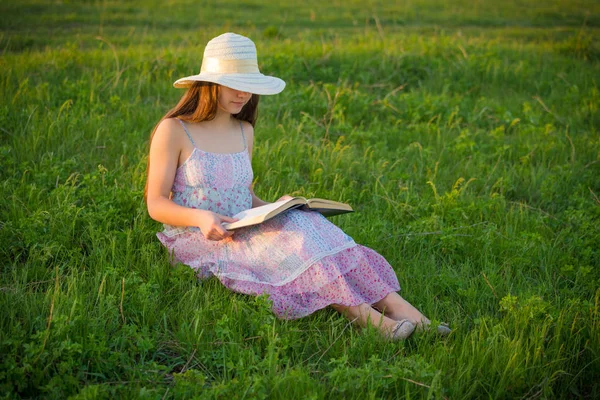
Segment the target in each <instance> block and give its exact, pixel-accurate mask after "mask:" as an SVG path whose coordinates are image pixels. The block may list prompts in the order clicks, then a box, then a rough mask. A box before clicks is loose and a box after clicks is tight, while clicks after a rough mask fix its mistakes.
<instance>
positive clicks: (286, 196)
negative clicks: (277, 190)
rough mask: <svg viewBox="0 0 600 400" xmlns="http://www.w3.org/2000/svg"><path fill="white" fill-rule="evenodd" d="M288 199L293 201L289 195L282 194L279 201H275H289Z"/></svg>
mask: <svg viewBox="0 0 600 400" xmlns="http://www.w3.org/2000/svg"><path fill="white" fill-rule="evenodd" d="M290 199H293V197H292V196H290V195H289V194H284V195H283V196H281V197H280V198H279V199H277V201H284V200H290Z"/></svg>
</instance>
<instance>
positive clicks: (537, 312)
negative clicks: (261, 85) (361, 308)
mask: <svg viewBox="0 0 600 400" xmlns="http://www.w3.org/2000/svg"><path fill="white" fill-rule="evenodd" d="M387 3H390V4H387ZM393 3H395V2H374V1H371V2H364V1H363V2H359V1H344V2H336V1H334V2H329V3H326V4H325V3H324V2H317V1H307V2H302V4H303V5H301V6H291V5H290V6H285V5H281V6H280V5H275V4H278V3H276V2H273V4H268V3H262V2H257V1H254V2H250V1H241V2H229V3H227V4H225V5H223V4H224V2H216V1H212V2H204V4H202V5H199V4H198V2H191V1H162V2H159V1H155V2H152V3H151V2H137V3H135V2H126V4H125V5H122V4H120V3H118V2H115V1H71V2H69V1H62V2H50V1H22V2H16V1H14V2H5V3H2V4H1V5H0V15H2V17H1V18H0V29H1V33H0V49H2V55H1V58H0V96H1V102H0V165H1V168H0V179H1V185H2V193H4V195H3V198H4V201H3V202H1V203H0V271H1V275H0V310H1V313H0V326H1V329H0V355H1V356H0V397H3V398H19V397H25V398H31V397H47V398H61V399H62V398H69V397H70V398H73V399H78V398H80V399H84V398H114V397H121V398H122V397H125V398H153V399H162V398H190V397H194V396H198V397H199V398H224V397H231V398H282V399H288V398H315V399H322V398H360V399H363V398H407V399H408V398H411V399H413V398H452V399H456V398H493V399H502V398H521V397H523V398H573V397H574V398H596V397H598V396H600V385H599V384H598V383H597V381H598V379H597V378H598V376H599V374H600V351H599V349H600V289H599V287H600V178H599V177H600V135H599V132H598V127H599V126H600V114H599V113H598V106H599V100H600V92H599V88H598V77H599V76H600V73H599V72H600V42H599V41H598V37H600V35H599V34H600V19H599V16H600V5H599V4H598V2H595V1H583V0H580V1H559V0H545V1H533V0H528V1H516V0H515V1H497V2H494V4H490V3H491V2H488V1H486V2H483V1H476V2H472V1H462V0H459V1H455V2H441V1H440V2H436V1H432V0H413V1H409V2H398V4H393ZM224 31H235V32H238V33H242V34H246V35H248V36H249V37H251V38H253V39H254V40H255V42H256V44H257V46H258V51H259V59H260V62H261V68H262V69H263V71H264V72H267V73H270V74H273V75H277V76H280V77H282V78H283V79H284V80H286V81H287V83H288V86H287V88H286V90H285V91H284V92H283V93H282V94H280V95H278V96H274V97H266V96H265V97H263V98H262V99H261V106H260V107H261V108H260V117H259V122H258V125H257V128H256V148H255V152H254V161H253V164H254V170H255V175H256V192H257V194H258V195H259V196H261V197H263V198H265V199H267V200H274V199H276V198H277V197H278V196H280V195H281V194H283V193H298V194H303V195H308V196H314V195H317V196H320V197H327V198H332V199H340V200H342V201H347V202H350V203H351V204H352V205H353V206H354V207H355V209H356V210H357V213H356V214H354V215H349V216H340V217H336V218H335V219H334V222H335V223H336V224H338V225H339V226H341V227H342V228H343V229H344V230H345V231H346V232H348V233H349V234H350V235H351V236H353V237H354V239H355V240H356V241H357V242H359V243H362V244H365V245H367V246H370V247H372V248H374V249H375V250H377V251H378V252H380V253H381V254H382V255H384V256H385V258H386V259H387V260H388V261H389V262H390V263H391V264H392V265H393V266H394V268H395V270H396V272H397V274H398V277H399V280H400V283H401V286H402V288H403V291H402V294H403V295H404V296H405V297H406V298H407V299H408V300H409V301H411V302H412V303H413V304H415V305H416V306H417V307H418V308H420V309H421V310H422V311H423V312H424V313H425V314H426V315H428V316H430V317H431V318H434V319H436V320H443V321H448V322H450V323H451V325H452V327H453V328H454V333H453V334H452V335H451V336H450V337H448V338H447V339H444V340H437V339H435V338H433V337H431V336H430V335H423V336H416V337H413V338H411V339H409V340H408V341H406V342H403V343H386V342H384V341H382V340H380V339H378V337H377V334H376V332H374V331H373V330H370V329H367V330H362V331H361V330H359V329H357V328H355V327H353V326H349V325H348V323H347V321H346V320H345V319H344V318H343V317H341V316H339V315H338V314H336V313H335V312H333V311H332V310H323V311H320V312H317V313H315V314H313V315H311V316H309V317H307V318H303V319H300V320H296V321H282V320H277V319H276V318H275V317H274V316H273V314H272V313H271V311H270V308H269V303H268V299H266V298H263V297H259V298H252V297H248V296H243V295H238V294H234V293H231V292H229V291H227V290H225V289H224V288H223V287H221V286H220V284H219V283H218V281H216V280H214V279H213V280H208V281H198V280H197V279H196V278H195V277H194V274H193V272H192V271H191V270H190V269H189V268H187V267H186V266H183V265H177V266H175V267H172V266H171V265H170V264H169V259H168V258H169V257H168V254H167V253H166V252H165V250H164V249H163V248H162V247H161V245H160V243H159V242H158V240H157V239H156V237H155V236H154V235H155V233H156V232H157V231H158V230H160V229H161V227H160V226H159V224H157V223H155V222H154V221H152V220H151V219H150V218H149V217H148V216H147V213H146V210H145V205H144V202H143V195H142V193H143V187H144V180H145V168H146V161H147V149H148V136H149V133H150V131H151V129H152V127H153V126H154V124H155V123H156V122H157V121H158V119H159V118H160V117H161V116H162V115H163V114H164V113H165V112H166V110H168V109H169V108H170V107H171V106H172V105H174V104H175V102H176V101H177V100H178V97H179V96H180V95H181V91H178V90H176V89H173V88H172V87H171V84H172V82H173V81H174V80H175V79H177V78H179V77H181V76H185V75H188V74H190V73H193V72H196V71H197V70H198V69H199V67H200V61H201V56H202V51H203V46H204V44H205V43H206V41H207V40H208V39H210V38H211V37H213V36H215V35H216V34H219V33H222V32H224Z"/></svg>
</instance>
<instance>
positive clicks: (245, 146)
mask: <svg viewBox="0 0 600 400" xmlns="http://www.w3.org/2000/svg"><path fill="white" fill-rule="evenodd" d="M240 129H241V130H242V140H243V141H244V149H246V148H247V147H248V145H247V144H246V135H244V125H242V121H240Z"/></svg>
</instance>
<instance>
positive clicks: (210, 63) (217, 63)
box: [200, 57, 259, 74]
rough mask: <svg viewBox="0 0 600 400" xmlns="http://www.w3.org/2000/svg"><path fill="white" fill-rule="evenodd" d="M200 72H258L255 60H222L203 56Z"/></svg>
mask: <svg viewBox="0 0 600 400" xmlns="http://www.w3.org/2000/svg"><path fill="white" fill-rule="evenodd" d="M200 73H209V74H210V73H214V74H258V73H259V70H258V64H257V63H256V60H248V59H246V60H223V59H219V58H214V57H204V59H203V60H202V67H201V68H200Z"/></svg>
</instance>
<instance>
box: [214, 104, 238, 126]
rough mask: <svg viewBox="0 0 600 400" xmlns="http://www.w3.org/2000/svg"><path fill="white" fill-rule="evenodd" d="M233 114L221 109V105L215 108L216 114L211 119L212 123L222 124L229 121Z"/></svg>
mask: <svg viewBox="0 0 600 400" xmlns="http://www.w3.org/2000/svg"><path fill="white" fill-rule="evenodd" d="M232 117H233V116H232V115H231V114H230V113H228V112H227V111H225V110H223V109H222V108H221V107H218V108H217V115H215V119H213V123H214V124H216V125H221V126H224V125H226V124H229V123H231V118H232Z"/></svg>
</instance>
